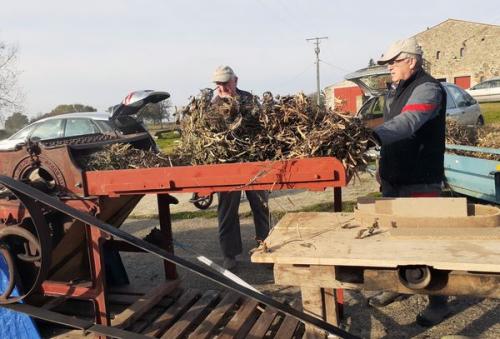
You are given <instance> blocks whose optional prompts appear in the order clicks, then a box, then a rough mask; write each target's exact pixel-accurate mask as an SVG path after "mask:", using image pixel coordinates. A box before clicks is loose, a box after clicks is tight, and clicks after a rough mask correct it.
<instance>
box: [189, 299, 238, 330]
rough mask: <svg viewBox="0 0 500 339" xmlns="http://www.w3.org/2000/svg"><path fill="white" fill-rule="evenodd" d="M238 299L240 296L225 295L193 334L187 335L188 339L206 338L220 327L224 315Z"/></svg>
mask: <svg viewBox="0 0 500 339" xmlns="http://www.w3.org/2000/svg"><path fill="white" fill-rule="evenodd" d="M240 298H241V297H240V296H238V295H237V294H234V293H228V294H226V295H225V296H224V298H223V299H222V300H221V301H220V302H219V304H218V305H217V307H216V308H215V309H214V310H213V311H212V312H211V313H210V314H209V315H208V317H207V318H205V320H203V322H202V323H201V324H200V325H199V326H198V327H197V328H196V329H195V330H194V331H193V333H191V334H190V335H189V339H206V338H208V337H209V336H210V335H211V333H212V332H213V330H214V329H216V328H217V327H218V326H219V325H220V323H221V321H222V320H223V319H224V317H225V316H226V314H228V312H230V311H231V309H232V308H233V307H234V305H236V303H237V302H238V301H239V300H240Z"/></svg>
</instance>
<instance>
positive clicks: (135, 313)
mask: <svg viewBox="0 0 500 339" xmlns="http://www.w3.org/2000/svg"><path fill="white" fill-rule="evenodd" d="M179 282H180V281H179V280H173V281H169V282H166V283H164V284H161V285H160V286H158V287H157V288H155V289H153V290H151V291H150V292H148V293H147V294H145V295H144V296H142V297H139V299H137V301H136V302H135V303H133V304H132V305H130V306H129V307H127V308H126V309H125V310H124V311H123V312H122V313H120V314H118V315H117V316H116V317H115V318H114V319H113V320H112V321H111V326H115V327H120V328H125V327H127V326H129V325H130V324H131V323H132V322H134V321H135V320H136V319H139V318H140V317H141V316H142V315H143V314H144V313H146V312H147V311H148V310H150V309H151V307H153V306H154V305H155V304H156V303H157V302H158V301H159V300H161V299H162V298H163V297H164V296H165V295H167V294H169V293H170V292H172V291H173V290H174V289H175V288H177V286H179Z"/></svg>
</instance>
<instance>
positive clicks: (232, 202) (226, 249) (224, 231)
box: [212, 66, 269, 270]
mask: <svg viewBox="0 0 500 339" xmlns="http://www.w3.org/2000/svg"><path fill="white" fill-rule="evenodd" d="M212 81H213V82H215V84H216V86H217V88H216V91H215V97H214V99H213V103H214V104H217V103H218V102H220V101H221V98H224V97H233V98H237V99H238V100H239V101H240V102H241V103H244V102H252V101H253V95H252V94H251V93H249V92H246V91H242V90H240V89H239V88H237V84H238V77H237V76H236V74H235V73H234V71H233V70H232V69H231V67H229V66H219V67H218V68H217V69H216V70H215V72H214V74H213V77H212ZM245 194H246V196H247V199H248V202H249V203H250V208H251V209H252V214H253V220H254V224H255V239H256V240H257V242H259V241H263V240H264V239H265V238H266V237H267V235H268V233H269V207H268V199H269V193H268V192H267V191H245ZM218 197H219V204H218V207H217V219H218V222H219V243H220V246H221V249H222V253H223V255H224V263H223V266H224V268H226V269H228V270H233V269H235V268H236V265H237V262H236V256H237V255H239V254H241V252H242V250H243V249H242V247H243V246H242V243H241V231H240V218H239V215H238V209H239V206H240V199H241V191H233V192H221V193H219V194H218Z"/></svg>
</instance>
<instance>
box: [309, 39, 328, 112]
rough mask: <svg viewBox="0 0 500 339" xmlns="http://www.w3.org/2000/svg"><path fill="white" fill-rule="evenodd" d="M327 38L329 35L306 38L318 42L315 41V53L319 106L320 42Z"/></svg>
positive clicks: (319, 101)
mask: <svg viewBox="0 0 500 339" xmlns="http://www.w3.org/2000/svg"><path fill="white" fill-rule="evenodd" d="M326 39H328V37H327V36H323V37H315V38H308V39H306V41H312V40H316V42H315V44H316V47H315V48H314V53H316V89H317V92H316V93H317V103H318V106H319V105H320V104H321V100H320V93H321V87H320V84H319V52H320V49H319V44H320V40H326Z"/></svg>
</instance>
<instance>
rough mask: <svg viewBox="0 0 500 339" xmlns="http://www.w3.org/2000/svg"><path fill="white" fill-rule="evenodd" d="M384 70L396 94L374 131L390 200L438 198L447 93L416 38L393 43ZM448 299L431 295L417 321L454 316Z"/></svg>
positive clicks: (376, 300)
mask: <svg viewBox="0 0 500 339" xmlns="http://www.w3.org/2000/svg"><path fill="white" fill-rule="evenodd" d="M378 64H379V65H387V67H388V69H389V71H390V73H391V79H392V81H393V85H394V89H393V90H392V91H389V96H390V97H389V98H387V100H386V101H387V102H388V103H389V104H388V105H386V109H385V111H384V124H382V125H380V126H378V127H376V128H375V129H374V137H375V139H377V140H378V142H379V143H380V145H381V152H380V162H379V169H378V178H379V179H380V184H381V188H382V195H383V196H384V197H438V196H439V195H440V193H441V185H442V181H443V178H444V150H445V118H446V92H445V90H444V88H443V87H442V86H441V84H440V83H439V81H437V80H436V79H434V78H433V77H431V76H430V75H429V74H427V73H426V72H425V71H424V69H423V68H422V65H423V58H422V50H421V48H420V46H419V45H418V44H417V41H416V40H415V39H414V38H409V39H406V40H400V41H397V42H395V43H394V44H392V45H391V46H390V47H389V49H388V50H387V52H386V53H384V54H383V55H382V57H381V59H380V60H378ZM399 296H400V295H399V294H397V293H392V292H383V293H381V294H379V295H377V296H375V297H372V298H370V301H369V303H370V305H372V306H376V307H380V306H385V305H387V304H389V303H391V302H393V301H394V300H395V299H396V298H398V297H399ZM446 301H447V298H446V297H443V296H430V297H429V305H428V306H427V308H426V309H425V310H424V312H422V313H421V314H420V315H419V316H418V317H417V323H419V324H420V325H422V326H433V325H435V324H438V323H439V322H441V321H442V320H443V319H444V318H446V316H448V314H449V309H448V306H447V302H446Z"/></svg>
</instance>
